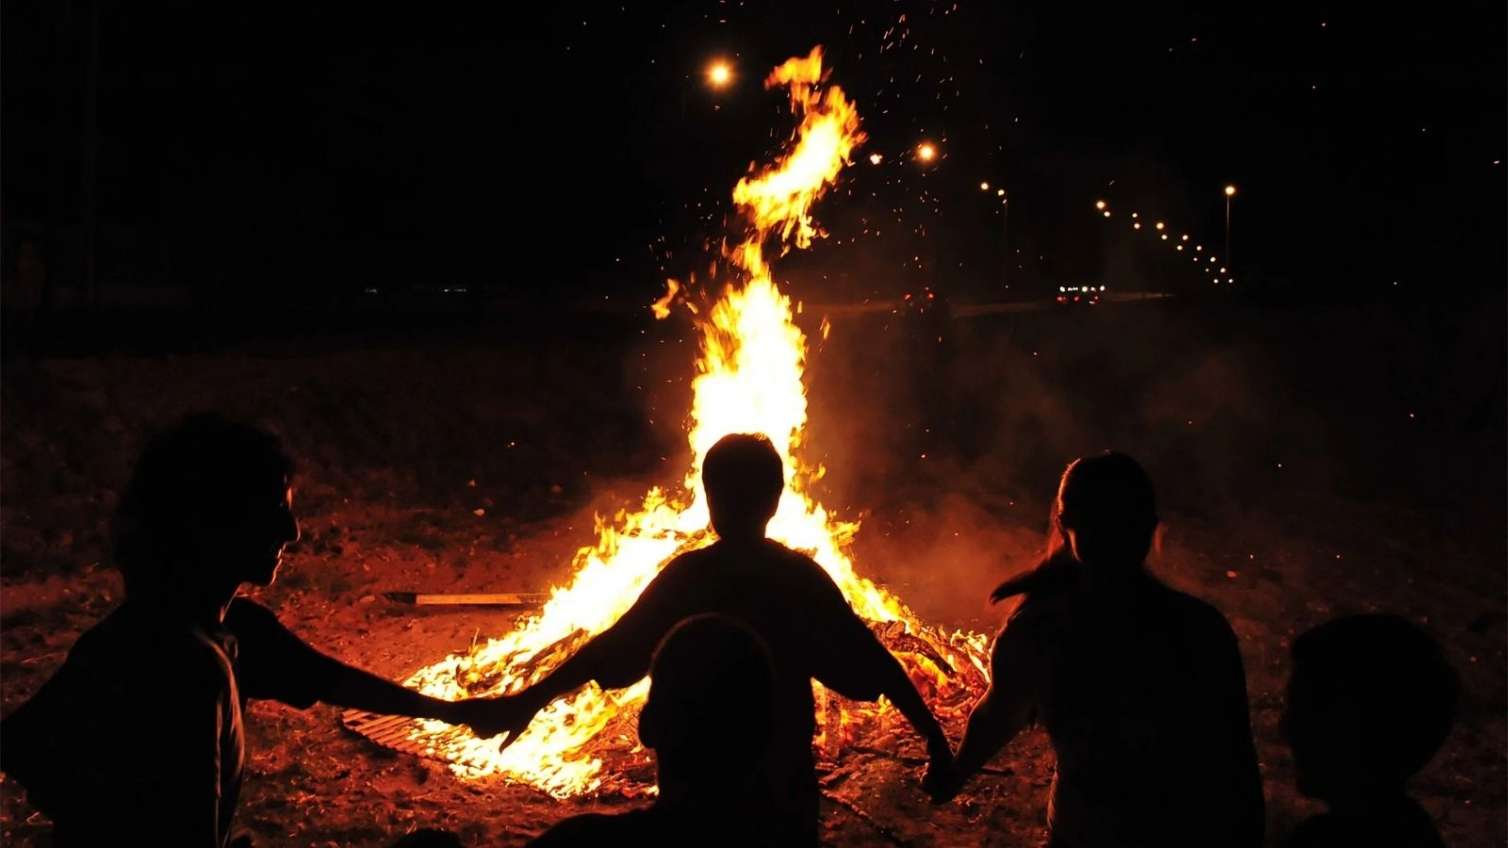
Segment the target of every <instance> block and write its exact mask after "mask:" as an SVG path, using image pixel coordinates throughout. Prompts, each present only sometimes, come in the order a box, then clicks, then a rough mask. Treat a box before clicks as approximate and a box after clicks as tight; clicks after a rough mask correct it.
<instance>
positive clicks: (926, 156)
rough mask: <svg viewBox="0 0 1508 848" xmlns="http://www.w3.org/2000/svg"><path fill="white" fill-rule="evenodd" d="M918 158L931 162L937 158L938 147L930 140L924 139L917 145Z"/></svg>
mask: <svg viewBox="0 0 1508 848" xmlns="http://www.w3.org/2000/svg"><path fill="white" fill-rule="evenodd" d="M916 158H917V160H918V161H921V162H931V161H932V160H934V159H936V158H937V147H936V146H934V145H933V144H932V142H930V141H924V142H922V143H921V144H918V145H917V146H916Z"/></svg>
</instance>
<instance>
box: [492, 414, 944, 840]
mask: <svg viewBox="0 0 1508 848" xmlns="http://www.w3.org/2000/svg"><path fill="white" fill-rule="evenodd" d="M703 478H704V480H705V481H706V488H707V492H708V502H709V508H710V512H711V519H712V524H713V527H714V528H715V529H716V530H717V533H718V537H719V541H718V542H716V543H715V544H713V545H711V546H709V547H706V548H703V549H700V550H696V551H691V552H689V553H686V554H683V555H681V556H679V557H677V558H676V559H675V560H673V561H672V562H670V563H669V564H668V565H666V566H665V568H664V569H662V570H661V572H660V573H659V574H658V575H657V576H656V577H655V579H654V580H653V581H651V582H650V584H649V586H647V587H646V588H645V589H644V591H643V592H642V593H641V594H640V595H639V597H638V599H637V600H635V601H634V604H633V606H632V607H630V608H629V610H628V611H627V612H625V613H624V614H623V616H622V617H621V618H620V619H619V620H618V621H617V622H615V623H614V624H613V626H612V627H610V628H608V629H607V630H605V631H603V632H602V633H600V634H598V635H597V636H596V637H594V638H593V639H592V640H591V641H590V642H588V643H587V644H586V645H585V646H583V647H582V649H581V650H580V651H579V652H577V654H576V655H575V656H573V657H571V658H570V659H568V660H567V661H566V662H565V663H563V664H562V665H561V666H560V667H559V668H557V669H556V670H555V671H553V672H551V673H550V674H549V675H548V676H546V677H545V679H543V680H541V681H540V682H538V683H536V684H534V685H533V686H531V687H529V688H528V689H526V690H524V691H523V692H520V693H518V694H517V695H514V696H507V697H505V698H503V699H501V700H500V702H499V711H500V713H503V714H505V718H504V720H503V721H501V722H499V724H500V726H503V727H504V729H507V730H509V731H510V732H511V733H512V735H511V736H510V741H511V740H512V739H515V738H517V735H518V734H519V733H521V732H522V731H523V729H524V728H525V727H527V726H528V723H529V720H530V719H531V718H532V717H533V715H534V714H535V713H537V712H538V711H539V710H540V709H543V708H544V706H545V705H546V704H548V703H549V702H550V701H552V700H554V699H555V698H556V697H559V696H560V695H562V694H565V693H566V692H570V691H573V690H575V689H576V688H577V687H579V686H581V685H583V684H585V683H586V682H588V681H596V682H597V683H599V684H600V685H602V686H603V687H604V688H610V689H616V688H622V687H625V686H628V685H630V684H632V683H634V682H635V681H637V680H639V679H640V678H641V677H643V676H644V675H645V673H646V672H647V671H648V670H649V662H650V657H651V654H652V653H653V650H654V648H655V646H656V645H657V644H658V643H659V640H660V639H662V638H663V637H664V636H665V634H666V633H667V632H669V630H670V628H671V627H673V626H674V625H675V624H676V623H677V622H679V621H681V620H682V619H684V618H686V617H688V616H694V615H698V614H705V613H717V614H722V615H726V616H728V617H730V618H732V619H734V620H736V621H739V622H742V623H744V624H746V625H747V626H748V627H749V628H750V629H752V630H753V631H754V632H755V633H756V634H757V635H758V636H759V637H760V638H761V639H763V640H764V641H765V643H766V644H768V646H769V651H770V655H771V658H772V662H773V663H774V668H775V680H776V683H775V691H776V695H775V704H776V707H775V725H774V730H773V732H772V734H771V739H770V745H769V749H770V750H769V754H768V758H767V763H766V767H765V772H766V775H767V781H768V784H769V787H770V790H771V791H772V792H773V793H775V795H776V798H775V800H776V807H777V809H778V811H779V815H780V818H781V826H782V827H784V828H785V838H784V844H803V843H804V844H813V843H815V842H816V839H817V828H818V813H819V806H820V799H819V793H818V789H817V781H816V774H815V771H814V764H813V760H812V734H813V731H814V730H815V726H816V720H815V716H814V709H815V707H814V702H813V697H812V684H811V681H812V680H813V679H815V680H817V681H819V682H821V683H822V684H823V685H825V686H827V687H829V688H831V689H833V690H834V691H836V692H837V693H838V694H840V695H843V696H845V697H848V698H852V699H855V700H864V701H874V700H876V699H878V698H879V697H880V696H881V695H884V696H885V697H887V698H889V699H890V701H891V703H893V704H894V705H895V706H896V708H897V709H898V710H900V712H901V713H902V714H903V715H904V716H905V717H906V719H907V720H908V721H909V722H910V723H911V725H912V726H913V727H914V728H916V729H917V731H918V732H919V733H920V734H921V735H922V737H923V738H924V739H925V740H926V741H927V746H928V752H929V754H930V755H931V758H930V759H931V764H932V765H931V769H932V771H931V772H930V774H933V775H935V774H938V773H940V772H942V771H944V770H945V769H946V766H947V765H949V764H950V761H951V751H950V750H949V748H948V742H947V738H946V737H945V736H944V735H943V732H942V728H941V727H939V726H938V724H937V721H936V719H935V718H934V717H933V716H932V714H931V712H930V711H928V709H927V706H926V704H925V703H923V702H922V700H921V696H920V695H919V694H918V693H917V691H916V687H915V685H914V684H913V683H912V682H911V680H910V678H909V677H907V675H906V672H905V670H904V669H903V668H901V666H900V663H899V662H898V661H897V660H896V659H895V657H893V656H891V654H890V653H889V652H888V651H887V650H885V647H884V646H883V645H881V644H880V642H879V640H878V639H877V638H876V637H875V635H874V633H873V632H872V631H871V630H870V629H869V627H868V626H867V625H866V624H865V623H864V621H863V620H862V619H860V618H859V617H858V615H856V614H855V613H854V611H853V608H852V607H850V606H849V605H848V602H847V600H845V599H844V597H843V594H842V592H841V591H839V589H838V587H837V585H836V584H835V583H834V582H833V580H832V578H831V577H830V576H828V574H827V572H825V571H824V570H823V569H822V567H821V566H819V565H818V564H817V563H816V562H814V561H813V560H812V559H811V558H810V557H808V556H806V555H804V554H800V553H797V552H795V551H792V550H790V549H788V548H786V547H784V546H782V545H780V544H778V543H776V542H773V541H770V540H768V539H766V538H765V535H764V533H765V526H766V525H767V524H768V523H769V521H770V520H771V518H772V516H774V514H775V512H776V508H777V505H778V503H779V500H780V495H781V491H782V489H783V469H782V461H781V459H780V455H779V454H778V453H777V452H776V451H775V449H774V447H773V446H772V445H771V444H770V442H769V440H768V439H765V438H764V437H762V436H751V435H743V434H737V435H731V436H727V437H724V438H723V439H722V440H720V441H719V442H718V443H717V444H716V445H714V446H713V448H712V449H711V450H710V451H708V453H707V458H706V461H705V464H704V468H703Z"/></svg>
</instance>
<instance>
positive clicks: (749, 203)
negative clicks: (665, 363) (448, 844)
mask: <svg viewBox="0 0 1508 848" xmlns="http://www.w3.org/2000/svg"><path fill="white" fill-rule="evenodd" d="M822 81H823V70H822V49H821V48H820V47H817V48H814V49H813V50H812V52H811V53H810V54H809V55H807V56H805V57H797V58H793V59H790V60H789V61H787V62H785V63H784V64H782V65H780V66H779V67H777V68H776V69H775V70H774V72H772V73H771V74H770V76H769V78H768V79H766V80H765V85H766V87H769V88H773V87H777V86H786V87H788V88H789V94H790V100H791V108H792V111H793V112H794V113H795V114H796V115H797V116H799V118H800V124H799V126H798V127H797V129H796V131H795V133H794V135H793V141H792V144H791V145H790V147H789V152H787V153H786V154H784V155H783V156H781V157H780V158H779V159H778V160H777V161H776V162H775V163H774V164H773V165H771V166H769V167H767V168H764V169H763V170H761V171H759V172H758V173H757V174H754V175H752V176H749V177H745V178H744V179H741V180H739V182H738V184H737V186H735V188H734V190H733V199H734V201H735V203H737V204H738V206H739V207H740V209H741V210H742V212H743V213H744V215H745V217H746V219H747V222H748V227H749V230H748V233H747V237H746V238H745V240H744V241H743V242H742V243H740V244H738V245H737V246H736V247H733V248H730V249H728V251H727V252H728V256H729V259H730V260H731V262H732V264H733V265H735V266H736V267H738V268H739V269H741V271H742V272H743V273H742V280H741V281H735V282H732V283H730V284H728V285H727V287H726V288H725V290H724V291H723V293H722V295H721V297H720V298H719V299H718V301H717V302H716V303H715V304H714V306H713V307H712V309H711V310H710V312H709V313H707V314H706V316H705V317H704V318H702V319H701V321H700V329H701V332H702V351H701V357H700V359H699V360H698V361H697V375H696V378H695V379H694V380H693V382H692V389H693V394H694V401H693V404H692V409H691V429H690V433H689V439H690V443H691V450H692V456H693V461H692V465H691V468H690V469H688V470H687V473H686V476H685V478H684V480H683V481H682V485H681V489H680V491H679V492H676V493H674V494H671V493H667V492H665V491H663V490H661V489H659V488H655V489H651V490H650V491H649V493H648V494H647V495H646V496H645V498H644V501H643V503H642V505H641V506H640V508H639V509H638V511H636V512H632V513H629V512H627V511H624V512H620V513H619V514H618V515H617V516H616V517H615V518H614V520H613V521H612V522H611V523H609V522H606V521H602V520H600V519H599V521H598V527H597V534H598V538H597V542H596V544H594V545H591V546H588V547H584V548H582V549H581V550H579V551H578V552H577V554H576V557H575V560H574V562H573V566H574V569H575V570H574V574H573V576H572V577H571V579H570V582H569V585H567V586H565V587H563V588H556V589H554V590H553V592H552V596H551V599H550V601H549V602H548V603H547V604H545V606H544V608H543V609H542V610H541V611H540V612H539V614H538V615H534V616H529V617H526V618H524V619H522V620H521V621H520V622H519V623H518V625H517V626H516V627H515V628H514V630H513V631H512V632H510V633H508V634H506V635H504V636H501V637H499V638H496V639H490V640H488V641H487V642H485V643H484V644H481V645H478V646H474V647H473V648H472V649H471V650H470V651H469V652H467V653H465V654H457V655H453V656H451V657H448V658H446V659H445V660H442V661H440V662H438V663H435V664H434V665H431V666H427V667H425V668H422V669H420V670H419V671H418V672H416V673H415V674H414V675H413V676H412V677H411V678H410V679H409V680H408V685H410V686H415V687H417V688H419V689H420V690H422V691H423V692H425V693H427V694H430V695H434V696H436V697H441V698H448V699H457V698H462V697H467V696H476V695H482V694H497V693H503V692H515V691H518V690H520V689H522V688H523V687H525V686H527V685H529V684H531V683H534V682H535V681H537V680H539V679H540V678H542V677H543V676H544V675H545V674H547V673H548V672H549V671H550V670H551V669H552V668H554V667H555V666H556V665H558V664H559V663H560V662H561V661H563V660H564V659H565V658H566V657H568V656H569V655H570V654H571V653H572V652H574V650H576V649H577V648H579V646H580V645H581V644H582V643H584V642H585V641H586V639H587V638H589V637H590V636H592V635H595V634H597V633H600V632H602V631H603V630H605V629H607V628H608V627H609V626H610V625H612V623H613V622H615V621H616V620H617V619H618V618H619V617H620V616H621V615H622V614H623V613H624V612H625V611H627V609H628V608H629V607H630V606H631V605H632V604H633V602H634V600H635V599H636V598H637V597H638V596H639V594H640V592H642V591H643V590H644V588H645V586H646V585H648V583H649V582H650V580H652V579H653V578H654V576H655V575H656V574H657V573H659V570H660V568H661V567H663V565H664V564H665V563H666V562H667V561H668V560H670V559H671V558H672V557H674V556H675V555H676V554H678V553H680V552H683V551H686V550H690V549H693V548H697V547H701V546H703V545H706V544H708V543H709V542H711V541H712V536H711V534H710V531H709V529H708V512H707V501H706V494H705V492H704V491H703V489H702V483H701V466H702V460H703V457H705V456H706V453H707V450H708V449H709V448H710V447H712V445H713V444H714V443H715V442H716V441H717V440H718V439H720V438H721V437H722V436H724V435H726V434H728V433H732V432H760V433H764V434H765V435H767V436H768V437H769V438H770V440H771V441H772V442H773V443H774V445H775V447H776V449H777V450H778V451H779V452H780V455H781V458H782V459H784V460H785V469H786V487H785V491H784V493H783V495H782V497H781V501H780V506H779V508H778V510H777V512H776V514H775V518H774V519H773V520H772V521H771V522H770V526H769V535H770V536H771V537H772V538H774V539H776V540H778V541H780V542H782V543H784V544H786V545H787V546H789V547H792V548H796V549H798V550H803V551H806V552H808V553H810V554H811V555H812V557H813V558H814V559H815V560H816V561H817V562H818V563H819V564H820V565H821V566H822V567H823V568H824V569H826V570H827V572H828V573H829V574H830V575H831V576H832V578H833V580H834V581H835V582H836V583H837V585H838V586H839V588H840V589H841V590H842V591H843V594H844V596H845V597H846V598H847V599H848V601H849V603H850V604H851V605H852V606H853V608H854V610H855V611H856V612H857V613H858V614H859V615H860V616H862V617H863V618H865V619H867V620H869V621H871V622H873V623H874V624H875V626H876V629H877V631H879V630H881V629H883V631H884V633H885V634H886V635H888V636H889V637H891V640H892V642H895V641H899V642H901V643H903V644H901V645H900V647H899V648H898V652H900V655H901V656H902V658H903V661H904V662H906V665H907V668H908V671H910V672H911V673H912V676H913V679H917V680H918V682H919V683H921V684H922V686H923V692H924V694H929V693H930V694H932V695H933V696H939V695H952V696H953V697H952V700H953V701H955V702H961V701H962V700H963V699H964V698H967V697H968V696H969V695H971V694H972V693H974V692H977V690H978V689H979V688H980V686H981V683H982V681H983V679H984V674H985V672H984V668H985V666H984V662H983V657H984V648H985V640H984V637H983V636H982V635H979V634H972V633H953V634H943V633H941V632H939V631H936V630H934V629H932V628H929V627H927V626H925V625H922V624H921V623H919V622H918V621H917V620H916V618H915V616H914V615H913V614H912V613H911V611H910V610H909V609H907V608H906V606H905V605H904V604H903V603H901V602H900V601H899V600H898V599H896V598H895V597H894V596H893V595H891V594H890V593H888V592H886V591H885V590H884V589H882V588H880V587H878V586H876V585H875V584H874V583H873V582H871V581H869V580H868V579H865V578H863V577H860V576H859V575H858V574H857V573H856V572H855V570H854V567H853V562H852V560H851V559H850V557H849V555H848V546H849V542H850V541H851V540H852V539H853V536H854V534H855V533H856V532H857V531H858V525H857V524H856V523H852V522H845V521H840V520H837V519H836V518H834V517H833V516H832V515H831V514H830V513H829V512H828V511H827V509H826V508H825V507H823V506H822V505H821V504H820V503H819V502H817V501H816V500H815V499H814V498H813V497H812V496H811V495H810V494H809V493H808V491H807V488H808V486H809V485H810V484H811V483H812V482H814V481H816V480H817V479H819V478H820V477H821V476H822V469H821V467H820V466H817V467H813V466H811V465H809V464H807V463H806V462H805V461H804V460H803V457H802V452H801V448H802V447H803V443H802V436H803V433H804V431H805V427H806V420H807V402H806V392H805V388H804V386H803V383H802V375H803V372H804V370H805V364H806V338H805V336H804V335H803V334H802V332H801V330H800V329H798V328H797V327H796V325H795V323H794V321H793V316H792V307H791V301H790V299H789V298H788V297H786V296H785V295H784V294H782V293H781V292H780V290H779V288H778V287H777V286H776V285H775V283H774V281H773V279H772V278H771V276H770V267H769V264H768V263H767V262H766V260H765V258H764V249H765V246H766V242H768V241H770V240H771V236H778V244H779V246H780V248H781V252H782V253H783V252H784V251H786V250H789V249H790V246H791V245H794V246H796V247H798V248H805V247H807V246H809V245H810V244H811V241H812V239H813V238H814V237H817V236H820V235H822V233H821V230H820V229H819V228H818V227H817V225H816V224H815V223H814V222H813V220H812V217H811V208H812V205H813V204H814V203H815V202H816V201H817V200H818V199H819V198H820V197H821V196H822V195H823V194H824V193H825V192H826V191H827V189H828V188H830V187H831V186H832V185H833V184H834V183H835V182H836V180H837V177H838V174H839V172H840V171H841V170H842V169H843V167H844V166H845V165H847V164H848V162H849V156H850V154H851V152H852V151H853V149H854V148H855V147H856V146H857V145H859V144H861V143H862V142H863V140H864V135H863V133H862V132H860V130H859V115H858V111H857V110H856V109H855V108H854V105H853V104H852V103H851V102H850V101H849V100H848V98H847V97H846V96H845V95H844V93H843V91H842V89H840V88H838V87H837V86H830V87H828V88H827V89H826V91H825V92H823V91H820V90H819V86H820V85H821V83H822ZM674 295H675V290H674V284H672V289H671V291H670V292H669V294H667V296H666V298H664V299H663V300H661V301H660V302H659V303H657V304H655V312H656V314H657V315H661V313H664V312H666V311H668V309H669V305H670V301H671V298H673V297H674ZM892 647H893V649H895V647H896V646H894V645H893V646H892ZM647 689H648V683H647V681H640V682H639V683H638V684H636V685H634V686H631V687H629V688H627V689H624V690H619V691H615V692H605V691H603V690H601V689H599V688H597V687H596V686H595V685H590V686H587V687H586V688H584V689H582V690H579V691H578V692H576V693H575V694H573V695H570V696H568V697H565V698H562V699H560V700H557V701H556V702H555V703H553V704H551V705H550V706H549V707H547V708H546V709H545V710H544V711H543V712H541V713H540V714H539V715H538V716H537V717H536V718H535V720H534V722H533V724H531V725H530V726H529V729H528V730H527V731H525V732H524V733H523V734H522V736H520V738H519V739H518V740H517V741H516V742H515V744H513V745H511V746H509V747H508V748H507V749H505V750H503V751H501V752H499V751H498V741H499V740H497V739H478V738H476V737H474V736H472V735H471V734H470V733H469V732H467V731H466V730H465V729H464V728H454V727H451V726H449V725H446V724H444V723H442V722H437V721H421V722H416V724H415V728H414V733H413V736H414V738H415V739H417V740H419V741H421V742H422V743H423V744H424V745H425V746H426V747H427V750H428V751H429V753H431V754H432V755H435V756H438V757H443V758H444V759H447V760H449V761H451V762H452V764H453V768H454V769H455V770H456V772H457V773H458V774H461V775H463V776H467V777H477V776H485V775H493V774H503V775H507V776H509V777H511V778H514V779H516V780H519V781H522V782H525V783H528V784H530V785H532V786H534V787H536V788H538V789H541V790H543V791H545V792H548V793H550V794H552V795H555V796H557V797H568V796H571V795H577V794H581V793H585V792H591V791H594V790H596V789H598V788H599V787H600V786H602V784H603V782H604V780H605V779H608V778H610V777H611V776H612V774H611V773H605V772H604V763H603V759H602V757H604V756H611V757H613V758H614V759H615V760H617V761H619V762H618V766H619V767H620V769H627V770H630V771H632V770H634V768H635V764H637V765H638V766H639V767H640V770H641V771H642V766H643V764H644V761H645V755H644V754H643V752H642V751H638V750H637V748H636V744H635V743H633V742H631V741H630V740H631V739H632V738H633V734H632V732H631V728H630V727H629V726H628V725H627V724H626V722H628V721H631V720H632V717H633V715H635V714H636V713H637V707H638V706H639V704H641V703H642V701H643V699H644V696H645V693H646V692H647ZM823 703H824V704H827V703H828V702H827V699H826V698H824V699H823ZM824 710H825V711H826V712H829V713H832V712H834V711H836V722H833V721H832V720H831V719H832V718H833V716H831V715H829V716H827V719H828V720H827V721H825V722H824V735H825V736H828V741H829V742H830V743H841V742H842V739H841V738H838V737H839V734H837V733H832V734H829V732H828V731H829V729H832V730H834V731H836V730H838V729H841V728H851V727H852V726H855V725H857V724H859V723H862V721H863V720H866V719H867V718H870V717H875V716H881V717H883V716H882V713H888V712H891V711H889V710H881V709H880V708H877V707H873V706H869V707H860V706H858V705H839V704H837V703H836V702H835V701H834V702H833V703H832V705H831V706H830V707H826V706H825V707H824ZM834 723H836V725H837V728H832V725H833V724H834Z"/></svg>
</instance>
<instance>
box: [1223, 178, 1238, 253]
mask: <svg viewBox="0 0 1508 848" xmlns="http://www.w3.org/2000/svg"><path fill="white" fill-rule="evenodd" d="M1235 196H1236V187H1235V186H1234V185H1228V186H1226V187H1225V258H1226V260H1227V261H1228V260H1229V259H1230V201H1231V198H1233V197H1235Z"/></svg>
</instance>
